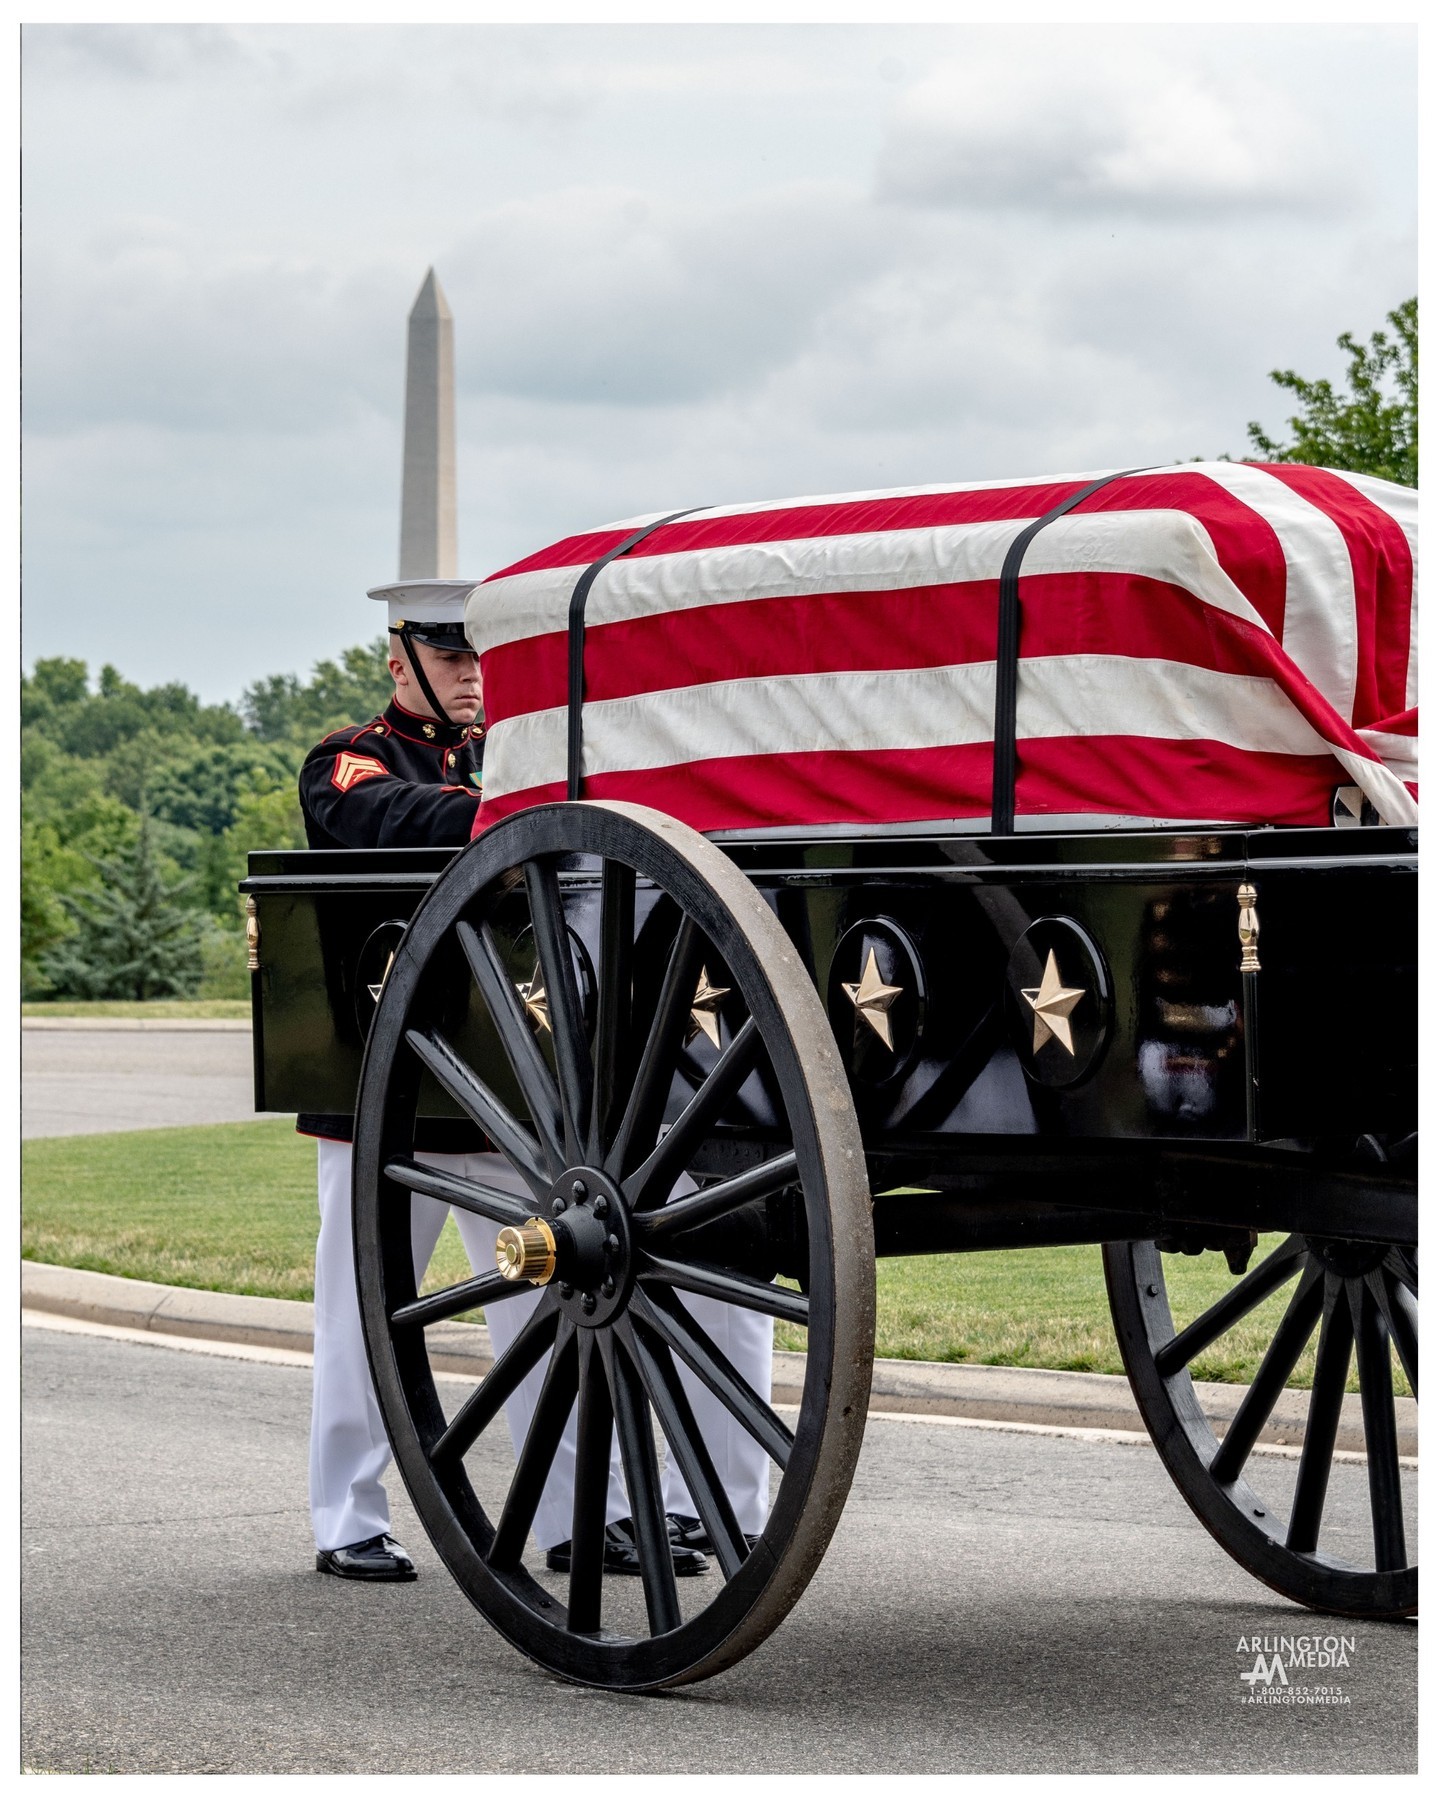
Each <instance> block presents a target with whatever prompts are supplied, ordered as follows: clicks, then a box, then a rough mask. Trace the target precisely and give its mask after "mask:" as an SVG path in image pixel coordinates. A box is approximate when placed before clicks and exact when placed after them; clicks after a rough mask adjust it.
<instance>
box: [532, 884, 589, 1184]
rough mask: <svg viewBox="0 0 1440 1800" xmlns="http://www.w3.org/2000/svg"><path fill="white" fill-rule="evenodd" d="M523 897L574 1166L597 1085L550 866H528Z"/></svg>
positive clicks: (557, 887) (580, 1155)
mask: <svg viewBox="0 0 1440 1800" xmlns="http://www.w3.org/2000/svg"><path fill="white" fill-rule="evenodd" d="M525 891H526V893H527V894H528V895H529V898H530V920H531V924H532V925H533V927H534V931H535V949H536V953H537V954H538V956H539V959H540V971H541V974H542V975H543V976H544V979H545V993H546V996H547V999H548V1003H549V1013H550V1041H551V1043H552V1044H553V1045H554V1047H555V1072H556V1075H557V1077H558V1078H559V1085H560V1114H561V1117H562V1119H563V1121H564V1125H565V1161H566V1163H567V1164H575V1163H578V1162H580V1161H581V1159H582V1158H583V1156H584V1154H585V1142H586V1134H587V1132H588V1129H589V1124H590V1096H591V1091H592V1089H593V1087H594V1084H595V1077H594V1071H593V1070H592V1068H591V1063H590V1046H589V1044H588V1043H587V1042H586V1038H585V1020H584V1015H583V1013H582V1011H581V1007H580V995H579V993H578V991H577V990H576V986H575V977H574V972H573V969H572V967H571V962H570V938H569V934H568V932H567V930H566V926H565V914H564V911H563V909H562V907H561V905H560V882H559V879H558V877H557V876H556V873H555V866H554V864H553V863H551V862H549V861H544V862H542V861H538V860H535V861H531V862H527V863H526V864H525Z"/></svg>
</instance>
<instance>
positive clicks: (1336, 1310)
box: [1285, 1275, 1355, 1555]
mask: <svg viewBox="0 0 1440 1800" xmlns="http://www.w3.org/2000/svg"><path fill="white" fill-rule="evenodd" d="M1354 1341H1355V1334H1354V1330H1353V1328H1352V1326H1351V1323H1350V1304H1349V1300H1348V1299H1347V1297H1346V1295H1345V1292H1344V1289H1343V1287H1342V1285H1341V1282H1340V1279H1339V1277H1338V1276H1335V1275H1327V1276H1326V1277H1325V1316H1324V1319H1323V1321H1322V1323H1321V1326H1320V1345H1319V1348H1318V1349H1317V1351H1316V1352H1315V1376H1314V1379H1313V1381H1312V1382H1311V1386H1310V1410H1309V1412H1308V1413H1307V1414H1306V1418H1305V1441H1304V1444H1303V1445H1302V1447H1301V1450H1300V1470H1299V1473H1298V1474H1297V1476H1296V1477H1295V1498H1294V1500H1293V1501H1292V1502H1291V1506H1290V1526H1289V1529H1288V1531H1287V1532H1286V1534H1285V1546H1286V1548H1287V1549H1289V1550H1295V1551H1298V1552H1300V1553H1302V1554H1306V1555H1308V1554H1311V1553H1312V1552H1313V1551H1314V1550H1315V1549H1316V1548H1317V1546H1318V1545H1319V1542H1320V1520H1321V1516H1322V1514H1323V1513H1324V1511H1325V1495H1326V1492H1327V1490H1328V1488H1329V1485H1330V1465H1331V1460H1332V1458H1333V1456H1334V1454H1335V1434H1336V1431H1337V1430H1338V1428H1339V1425H1340V1408H1341V1406H1342V1404H1343V1402H1344V1399H1345V1378H1346V1376H1347V1375H1348V1374H1349V1373H1350V1350H1351V1346H1352V1345H1353V1344H1354Z"/></svg>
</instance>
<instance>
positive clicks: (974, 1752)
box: [23, 1330, 1416, 1774]
mask: <svg viewBox="0 0 1440 1800" xmlns="http://www.w3.org/2000/svg"><path fill="white" fill-rule="evenodd" d="M24 1354H25V1365H24V1382H25V1401H24V1406H25V1411H24V1429H25V1446H24V1454H25V1457H26V1463H25V1470H26V1483H25V1490H26V1491H25V1506H26V1515H27V1516H26V1525H25V1538H24V1568H25V1578H24V1588H23V1599H24V1636H25V1645H24V1663H23V1668H24V1694H23V1701H24V1721H23V1734H24V1737H23V1742H24V1757H25V1761H26V1763H27V1764H28V1765H30V1766H32V1767H39V1768H46V1769H56V1770H86V1769H89V1770H94V1771H97V1772H98V1771H108V1770H115V1771H187V1770H204V1771H289V1772H315V1771H336V1770H339V1771H379V1772H385V1771H391V1772H397V1771H401V1770H403V1771H406V1772H410V1771H415V1772H440V1771H448V1772H455V1773H460V1772H481V1771H526V1770H530V1771H556V1772H559V1771H580V1770H583V1771H587V1772H589V1771H592V1770H605V1771H613V1772H631V1771H637V1772H640V1771H648V1772H661V1771H697V1770H698V1771H706V1770H715V1771H758V1770H764V1771H821V1772H823V1771H837V1772H838V1771H856V1772H887V1771H902V1772H910V1771H931V1772H968V1771H1016V1772H1037V1771H1116V1772H1119V1771H1158V1770H1175V1771H1201V1770H1207V1771H1216V1772H1220V1771H1224V1772H1239V1771H1276V1770H1294V1771H1335V1772H1341V1771H1343V1772H1345V1773H1347V1774H1360V1773H1365V1772H1371V1771H1403V1770H1412V1769H1413V1768H1414V1759H1415V1724H1416V1690H1415V1633H1414V1630H1413V1628H1412V1627H1410V1626H1406V1625H1391V1626H1377V1625H1358V1626H1354V1625H1352V1626H1349V1627H1346V1628H1345V1629H1347V1630H1349V1631H1351V1632H1353V1635H1354V1637H1355V1639H1356V1646H1355V1650H1354V1653H1353V1655H1352V1657H1351V1665H1350V1667H1349V1668H1348V1669H1346V1670H1344V1671H1342V1672H1341V1674H1340V1676H1339V1682H1340V1685H1341V1687H1342V1688H1343V1690H1344V1693H1345V1695H1346V1696H1348V1704H1345V1705H1336V1706H1317V1705H1309V1706H1304V1707H1301V1706H1290V1707H1284V1708H1282V1707H1253V1708H1252V1707H1247V1706H1245V1705H1244V1704H1242V1699H1243V1696H1244V1695H1245V1693H1246V1692H1247V1689H1246V1688H1245V1686H1244V1684H1243V1683H1241V1681H1240V1679H1239V1675H1240V1671H1241V1669H1242V1668H1248V1667H1251V1666H1252V1665H1253V1661H1254V1659H1253V1656H1250V1655H1246V1656H1243V1657H1242V1656H1238V1655H1237V1653H1236V1643H1237V1640H1238V1639H1239V1638H1240V1637H1242V1636H1245V1637H1249V1636H1251V1635H1253V1634H1260V1635H1264V1634H1266V1633H1269V1634H1272V1635H1273V1634H1276V1633H1287V1634H1292V1635H1293V1634H1296V1633H1298V1632H1304V1631H1307V1630H1319V1631H1325V1630H1329V1631H1334V1630H1337V1629H1339V1628H1340V1627H1338V1626H1337V1624H1336V1622H1335V1621H1319V1620H1316V1619H1314V1618H1313V1617H1312V1616H1311V1615H1307V1614H1304V1613H1301V1612H1300V1611H1299V1610H1298V1609H1296V1608H1293V1607H1291V1606H1288V1605H1287V1604H1285V1603H1284V1602H1281V1601H1277V1600H1275V1599H1274V1598H1273V1597H1272V1596H1270V1595H1269V1594H1268V1593H1267V1592H1266V1590H1264V1589H1263V1588H1261V1587H1259V1586H1258V1585H1256V1584H1255V1583H1254V1582H1252V1581H1251V1580H1250V1579H1249V1578H1248V1577H1247V1576H1246V1575H1244V1574H1243V1572H1241V1571H1240V1570H1239V1569H1237V1568H1236V1567H1235V1566H1234V1565H1233V1564H1231V1563H1230V1562H1229V1561H1228V1560H1227V1559H1226V1558H1225V1557H1224V1555H1223V1554H1222V1553H1221V1552H1220V1551H1219V1550H1218V1549H1217V1548H1216V1547H1215V1546H1214V1545H1213V1544H1212V1543H1211V1541H1210V1540H1209V1538H1208V1537H1207V1536H1206V1534H1205V1533H1204V1532H1203V1531H1202V1530H1201V1528H1200V1527H1199V1526H1198V1525H1197V1524H1196V1522H1195V1521H1194V1520H1193V1518H1192V1517H1191V1515H1190V1513H1189V1512H1188V1510H1187V1509H1186V1507H1185V1506H1184V1504H1183V1503H1182V1502H1181V1500H1180V1499H1179V1497H1178V1495H1177V1494H1176V1493H1175V1492H1174V1491H1173V1489H1172V1488H1171V1487H1170V1485H1169V1483H1168V1481H1167V1479H1166V1478H1165V1476H1164V1475H1163V1473H1162V1471H1161V1469H1160V1467H1159V1464H1158V1463H1157V1462H1156V1460H1155V1457H1154V1455H1153V1453H1152V1452H1151V1451H1150V1450H1149V1448H1148V1447H1138V1446H1122V1445H1114V1444H1104V1443H1094V1442H1083V1441H1079V1440H1075V1439H1065V1438H1047V1437H1040V1436H1025V1435H1018V1434H1010V1433H1004V1432H998V1431H995V1432H992V1431H981V1430H974V1429H967V1428H963V1427H958V1426H953V1425H946V1424H944V1423H942V1422H935V1421H925V1422H923V1423H903V1422H897V1421H885V1420H877V1421H872V1423H871V1425H870V1429H869V1433H868V1436H867V1440H866V1449H865V1455H864V1459H863V1461H862V1464H861V1468H860V1472H859V1476H858V1479H857V1481H856V1484H855V1487H854V1489H853V1490H852V1493H851V1498H850V1503H849V1506H848V1509H847V1511H846V1515H845V1518H844V1520H843V1522H842V1524H841V1527H840V1531H839V1533H838V1535H837V1538H836V1540H835V1542H834V1544H833V1545H832V1546H831V1550H830V1553H829V1555H828V1557H827V1559H826V1561H825V1564H824V1565H823V1567H822V1568H821V1571H820V1573H819V1575H818V1577H817V1579H816V1580H815V1582H814V1583H813V1584H812V1586H811V1588H810V1590H809V1592H808V1593H807V1594H806V1595H805V1597H804V1598H803V1600H802V1601H801V1603H800V1605H799V1606H798V1607H797V1609H796V1611H795V1612H794V1613H793V1614H792V1615H791V1617H790V1619H789V1620H788V1621H787V1622H786V1623H785V1625H784V1626H782V1627H781V1629H780V1630H779V1631H778V1632H777V1633H776V1635H775V1636H774V1637H772V1638H771V1639H770V1640H769V1642H768V1643H767V1644H765V1645H764V1646H762V1648H761V1649H760V1650H759V1651H758V1652H756V1653H755V1654H754V1655H753V1656H752V1657H751V1658H749V1659H748V1660H747V1661H746V1662H744V1663H742V1664H741V1665H740V1666H739V1667H738V1668H736V1669H732V1670H730V1671H729V1672H727V1673H726V1674H725V1675H722V1676H720V1677H718V1678H717V1679H715V1680H713V1681H710V1682H708V1683H705V1684H703V1685H701V1686H700V1687H698V1688H692V1689H690V1690H687V1691H685V1692H683V1693H681V1694H679V1695H676V1696H671V1697H667V1698H664V1699H638V1698H632V1697H623V1696H610V1695H604V1694H595V1693H589V1692H586V1691H583V1690H580V1689H575V1688H569V1687H565V1686H563V1685H561V1684H559V1683H557V1682H554V1681H552V1680H550V1679H549V1678H548V1677H546V1676H544V1675H542V1674H540V1673H539V1672H538V1671H536V1670H534V1669H533V1668H531V1667H530V1665H528V1664H527V1663H525V1662H524V1661H522V1660H521V1659H520V1658H519V1657H518V1656H517V1655H516V1654H515V1652H513V1651H512V1650H510V1649H509V1648H507V1646H506V1645H505V1644H504V1643H503V1642H502V1641H501V1640H500V1639H499V1638H498V1637H497V1636H495V1635H494V1634H493V1633H492V1632H491V1631H490V1630H489V1629H488V1627H486V1626H485V1625H484V1623H483V1622H482V1621H481V1620H480V1619H479V1617H478V1616H477V1615H476V1614H475V1613H473V1612H472V1611H471V1609H470V1607H469V1606H468V1604H467V1603H466V1602H465V1601H464V1600H463V1599H462V1598H461V1597H460V1595H459V1593H458V1592H457V1590H456V1589H455V1588H454V1587H453V1585H452V1584H451V1582H450V1580H449V1578H448V1577H447V1576H446V1574H445V1572H444V1571H443V1569H441V1568H440V1566H439V1564H438V1562H437V1560H436V1558H435V1556H434V1554H433V1553H432V1552H431V1551H430V1549H429V1546H428V1545H427V1544H426V1543H425V1542H424V1541H423V1539H422V1537H421V1535H420V1532H419V1530H418V1528H417V1527H416V1524H415V1521H414V1518H413V1515H412V1514H411V1513H410V1511H409V1508H408V1506H407V1505H406V1504H405V1502H404V1499H403V1496H402V1497H401V1498H400V1499H399V1501H398V1504H397V1506H396V1520H397V1528H398V1529H399V1531H400V1533H401V1535H402V1536H403V1537H404V1538H405V1539H406V1541H407V1542H408V1543H409V1544H410V1547H411V1549H412V1550H413V1551H414V1552H415V1553H416V1559H417V1561H418V1563H419V1565H420V1568H421V1580H420V1581H419V1582H417V1583H416V1584H415V1585H414V1586H412V1587H404V1588H365V1587H358V1586H353V1585H349V1584H343V1583H340V1582H337V1581H334V1580H330V1579H327V1578H324V1577H321V1576H318V1575H315V1574H314V1573H312V1572H311V1567H310V1564H311V1553H310V1544H309V1537H308V1531H307V1523H306V1513H305V1492H304V1479H305V1476H304V1467H305V1433H306V1421H307V1412H308V1391H309V1372H308V1370H307V1369H304V1368H298V1367H288V1366H275V1365H273V1364H257V1363H253V1362H244V1361H238V1360H233V1361H232V1360H226V1359H222V1358H219V1357H212V1356H201V1355H196V1354H186V1353H182V1352H178V1351H174V1350H169V1349H165V1348H163V1347H161V1346H152V1345H143V1344H133V1343H129V1342H116V1341H113V1340H106V1339H100V1338H95V1337H82V1336H72V1335H67V1334H64V1333H61V1332H56V1331H48V1330H38V1331H29V1332H27V1333H26V1334H25V1340H24ZM1278 1466H1285V1467H1289V1468H1292V1469H1293V1464H1290V1465H1278ZM485 1478H486V1471H485V1469H484V1468H483V1467H482V1468H481V1469H480V1470H479V1471H478V1472H477V1481H481V1482H483V1481H484V1480H485ZM1407 1479H1409V1478H1408V1477H1407ZM1362 1480H1363V1470H1360V1469H1355V1468H1353V1467H1351V1468H1342V1469H1339V1470H1337V1484H1338V1496H1339V1504H1341V1505H1342V1506H1344V1507H1349V1508H1352V1510H1353V1505H1354V1502H1355V1501H1356V1499H1357V1498H1358V1491H1359V1490H1358V1485H1357V1484H1358V1483H1359V1482H1360V1481H1362ZM395 1487H396V1489H397V1490H398V1483H396V1484H395ZM1357 1516H1358V1515H1357ZM1296 1679H1297V1681H1299V1680H1307V1681H1308V1680H1313V1679H1316V1678H1315V1677H1309V1676H1306V1677H1299V1676H1297V1677H1296Z"/></svg>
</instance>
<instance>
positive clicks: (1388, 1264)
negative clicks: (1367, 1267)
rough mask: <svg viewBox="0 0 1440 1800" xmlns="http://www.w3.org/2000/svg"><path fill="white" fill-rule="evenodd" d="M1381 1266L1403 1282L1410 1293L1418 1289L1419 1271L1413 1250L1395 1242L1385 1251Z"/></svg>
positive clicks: (1416, 1291)
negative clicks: (1392, 1247) (1392, 1246)
mask: <svg viewBox="0 0 1440 1800" xmlns="http://www.w3.org/2000/svg"><path fill="white" fill-rule="evenodd" d="M1381 1267H1382V1268H1385V1269H1388V1270H1389V1271H1390V1273H1391V1274H1392V1275H1393V1276H1394V1277H1395V1279H1396V1280H1397V1281H1401V1282H1403V1283H1404V1284H1405V1286H1406V1287H1407V1288H1409V1290H1410V1292H1411V1293H1412V1294H1415V1293H1418V1292H1419V1291H1420V1271H1419V1266H1418V1264H1417V1263H1416V1260H1415V1253H1414V1251H1413V1250H1407V1249H1406V1248H1405V1247H1404V1245H1403V1244H1397V1245H1396V1246H1395V1248H1394V1249H1393V1250H1390V1251H1388V1252H1387V1253H1386V1256H1385V1260H1384V1262H1383V1263H1382V1264H1381Z"/></svg>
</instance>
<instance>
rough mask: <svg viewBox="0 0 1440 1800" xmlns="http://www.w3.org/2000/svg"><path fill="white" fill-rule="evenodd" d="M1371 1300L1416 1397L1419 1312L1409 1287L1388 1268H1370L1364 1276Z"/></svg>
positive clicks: (1417, 1393) (1418, 1376)
mask: <svg viewBox="0 0 1440 1800" xmlns="http://www.w3.org/2000/svg"><path fill="white" fill-rule="evenodd" d="M1365 1279H1366V1281H1367V1283H1368V1284H1369V1287H1370V1292H1371V1293H1372V1294H1373V1295H1374V1296H1375V1304H1376V1305H1377V1306H1378V1307H1379V1308H1380V1312H1381V1316H1382V1317H1383V1318H1384V1320H1385V1325H1386V1329H1387V1330H1388V1331H1389V1333H1390V1341H1391V1343H1392V1344H1394V1346H1395V1351H1396V1354H1397V1355H1398V1356H1399V1358H1400V1367H1401V1368H1402V1369H1404V1371H1405V1379H1406V1380H1407V1381H1408V1382H1409V1383H1410V1392H1411V1393H1412V1394H1413V1395H1414V1396H1415V1398H1416V1399H1417V1400H1418V1399H1419V1398H1420V1314H1419V1309H1418V1307H1417V1306H1416V1302H1415V1292H1414V1289H1413V1288H1410V1287H1407V1286H1406V1285H1405V1283H1404V1282H1403V1281H1401V1280H1400V1279H1399V1278H1398V1277H1396V1276H1395V1275H1394V1274H1393V1273H1392V1272H1391V1270H1390V1269H1388V1268H1386V1267H1383V1266H1382V1267H1381V1268H1379V1269H1372V1270H1371V1271H1370V1273H1369V1274H1368V1275H1367V1276H1366V1277H1365Z"/></svg>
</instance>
